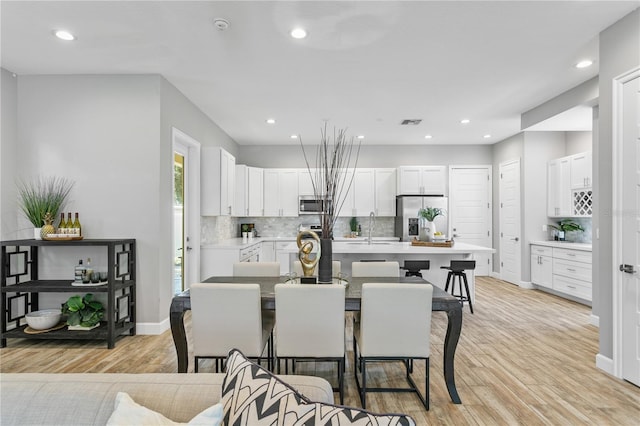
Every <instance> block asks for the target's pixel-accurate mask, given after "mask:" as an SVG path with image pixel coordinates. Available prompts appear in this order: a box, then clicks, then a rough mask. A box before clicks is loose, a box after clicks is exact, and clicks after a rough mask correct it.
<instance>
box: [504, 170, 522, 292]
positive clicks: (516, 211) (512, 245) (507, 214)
mask: <svg viewBox="0 0 640 426" xmlns="http://www.w3.org/2000/svg"><path fill="white" fill-rule="evenodd" d="M499 172H500V173H499V178H500V184H499V191H500V194H499V198H500V249H499V251H500V278H501V279H503V280H505V281H508V282H510V283H513V284H517V285H520V277H521V273H520V269H521V262H522V258H521V255H520V253H521V252H522V250H521V246H522V241H520V159H517V160H512V161H508V162H505V163H500V166H499Z"/></svg>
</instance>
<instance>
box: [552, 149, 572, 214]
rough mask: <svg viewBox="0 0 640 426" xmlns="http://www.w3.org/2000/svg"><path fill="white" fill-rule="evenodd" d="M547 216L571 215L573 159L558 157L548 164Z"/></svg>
mask: <svg viewBox="0 0 640 426" xmlns="http://www.w3.org/2000/svg"><path fill="white" fill-rule="evenodd" d="M547 216H549V217H568V216H571V160H570V158H569V157H563V158H558V159H557V160H552V161H549V163H548V164H547Z"/></svg>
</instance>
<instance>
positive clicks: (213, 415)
mask: <svg viewBox="0 0 640 426" xmlns="http://www.w3.org/2000/svg"><path fill="white" fill-rule="evenodd" d="M223 414H224V412H223V409H222V404H220V403H218V404H216V405H212V406H211V407H209V408H207V409H206V410H204V411H202V412H201V413H199V414H198V415H197V416H195V417H194V418H193V419H191V420H190V421H189V423H177V422H174V421H173V420H170V419H168V418H166V417H165V416H163V415H162V414H160V413H157V412H155V411H153V410H150V409H148V408H147V407H143V406H142V405H140V404H138V403H136V402H135V401H134V400H133V399H132V398H131V397H130V396H129V394H128V393H126V392H118V394H117V395H116V403H115V410H114V411H113V413H112V414H111V417H109V420H108V421H107V425H108V426H133V425H145V426H156V425H157V426H161V425H213V426H220V425H221V424H222V416H223Z"/></svg>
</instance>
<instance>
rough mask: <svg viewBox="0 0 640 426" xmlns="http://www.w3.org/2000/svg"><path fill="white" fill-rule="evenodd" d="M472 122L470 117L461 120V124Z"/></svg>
mask: <svg viewBox="0 0 640 426" xmlns="http://www.w3.org/2000/svg"><path fill="white" fill-rule="evenodd" d="M469 123H471V120H469V119H468V118H463V119H462V120H460V124H469Z"/></svg>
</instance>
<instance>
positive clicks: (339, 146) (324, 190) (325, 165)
mask: <svg viewBox="0 0 640 426" xmlns="http://www.w3.org/2000/svg"><path fill="white" fill-rule="evenodd" d="M320 135H321V137H320V144H319V145H318V147H317V148H316V156H315V160H314V163H313V164H314V165H315V167H314V168H313V169H312V168H311V163H310V161H309V158H308V157H307V152H306V151H305V149H304V145H303V144H302V138H301V137H299V138H298V139H299V140H300V146H301V148H302V154H303V156H304V161H305V163H306V165H307V170H308V171H309V177H310V178H311V184H312V186H313V194H314V196H315V197H316V199H318V200H323V206H324V211H323V212H321V213H320V214H319V216H320V226H321V229H322V235H323V237H324V238H330V237H331V234H332V233H333V226H334V225H335V223H336V220H337V219H338V214H339V213H340V210H342V206H343V205H344V202H345V197H344V196H345V195H346V194H347V193H348V192H349V190H350V189H351V185H352V184H353V179H354V178H355V174H356V169H357V167H358V158H359V157H360V146H361V143H360V142H359V143H358V146H357V150H356V151H355V152H354V150H353V146H354V139H353V137H351V138H350V139H348V138H347V129H339V130H336V129H335V128H334V130H333V139H332V140H330V139H329V137H328V136H327V123H326V122H325V124H324V129H320ZM354 155H355V158H354V161H353V165H352V166H351V163H352V157H354ZM351 167H353V169H352V170H351V171H350V170H349V169H350V168H351ZM349 173H351V176H350V177H349V176H348V174H349Z"/></svg>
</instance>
